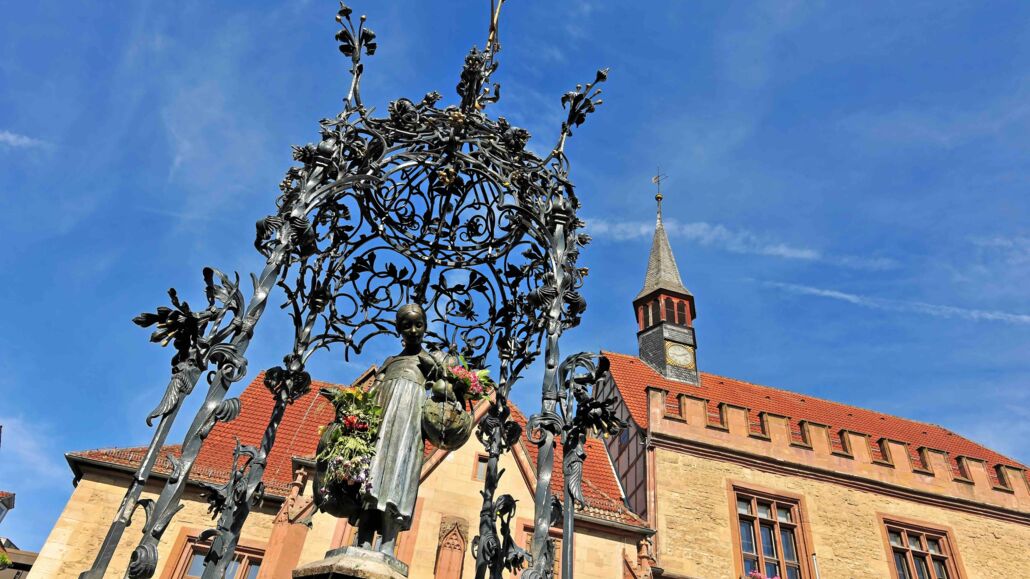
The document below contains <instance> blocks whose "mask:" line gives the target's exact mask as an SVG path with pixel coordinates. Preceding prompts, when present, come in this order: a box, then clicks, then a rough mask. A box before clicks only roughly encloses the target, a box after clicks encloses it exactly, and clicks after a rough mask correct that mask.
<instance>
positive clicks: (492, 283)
mask: <svg viewBox="0 0 1030 579" xmlns="http://www.w3.org/2000/svg"><path fill="white" fill-rule="evenodd" d="M501 4H503V0H500V1H499V2H498V3H496V4H493V9H492V10H491V14H492V20H491V26H490V35H489V38H488V41H487V43H486V46H485V48H484V49H483V50H479V49H478V48H475V47H473V48H472V50H470V51H469V53H468V54H467V56H466V57H465V60H464V64H463V67H462V70H461V73H460V75H459V79H458V83H457V85H456V93H457V97H458V100H457V102H456V104H451V105H441V104H440V103H441V102H442V101H443V100H444V99H443V97H442V96H441V94H439V93H437V92H435V91H433V92H429V93H427V94H425V95H424V96H423V97H421V98H418V99H407V98H399V99H397V100H394V101H393V102H391V103H389V105H388V106H387V107H386V114H385V115H381V116H375V115H374V114H373V111H372V110H371V109H369V108H366V107H365V105H364V104H363V102H362V100H361V78H362V76H363V74H364V63H363V58H364V57H367V56H372V55H373V54H375V52H376V49H377V47H378V44H377V39H376V35H375V33H374V32H373V31H372V30H371V29H370V28H369V27H368V26H366V19H365V17H363V16H362V17H360V18H359V19H357V21H355V20H354V18H353V11H352V10H351V9H350V8H349V7H348V6H346V5H345V4H343V3H341V4H340V9H339V11H338V13H337V21H338V22H339V24H340V29H339V31H338V32H337V33H336V39H337V41H338V45H339V50H340V52H341V53H342V54H343V55H344V56H345V57H346V58H347V59H348V60H349V63H350V75H351V80H350V87H349V89H348V92H347V96H346V98H345V99H344V106H343V110H342V111H341V112H340V113H339V114H337V115H336V116H335V117H333V118H328V119H323V120H322V121H321V122H320V123H319V128H318V136H319V140H318V142H317V143H310V144H306V145H303V146H295V147H294V148H293V158H294V160H295V161H296V163H297V164H296V165H294V166H292V167H290V168H289V169H288V170H287V171H286V173H285V176H284V178H283V180H282V181H281V183H280V184H279V189H280V192H281V194H280V195H279V197H278V199H277V200H276V211H275V213H273V214H271V215H268V216H267V217H265V218H263V219H261V220H259V221H258V222H257V224H256V227H255V240H254V247H255V249H256V250H257V251H258V253H259V254H260V255H262V256H263V258H264V260H265V263H264V266H263V268H262V270H261V271H260V272H258V273H256V274H252V275H251V276H250V280H251V286H252V291H251V293H250V295H249V297H245V295H244V293H243V290H242V289H241V286H240V283H239V277H238V276H233V277H229V276H227V275H225V274H223V273H221V272H219V271H217V270H215V269H213V268H207V269H205V270H204V280H205V286H206V289H207V292H206V296H207V300H208V306H207V308H205V309H203V310H200V311H194V310H192V309H191V308H190V307H189V305H188V304H187V303H186V302H183V301H180V300H179V299H178V294H177V293H176V292H175V291H174V290H171V291H170V292H169V293H170V297H171V299H172V307H162V308H159V309H158V311H157V312H156V313H153V314H143V315H141V316H139V317H137V318H136V320H135V321H136V323H137V324H139V325H142V326H145V327H150V326H155V327H156V328H157V329H156V331H155V332H154V334H153V335H152V336H151V339H152V340H153V341H156V342H159V343H162V344H165V345H166V344H169V343H171V344H173V346H174V348H175V350H176V353H175V355H174V357H173V360H172V375H171V377H170V379H169V384H168V387H167V389H166V393H165V396H164V397H163V398H162V401H161V402H160V403H159V405H158V406H157V408H156V409H155V410H154V411H153V412H151V413H150V414H149V415H148V417H147V421H148V424H149V423H151V421H152V420H154V419H157V420H158V423H157V427H156V431H155V434H154V438H153V440H152V441H151V445H150V447H149V450H148V453H147V455H146V457H145V459H144V460H143V462H142V463H141V465H140V467H139V469H138V471H137V473H136V475H135V477H134V479H133V482H132V484H131V485H130V487H129V489H128V490H127V492H126V495H125V498H124V500H123V503H122V507H121V509H120V510H119V513H118V515H117V516H116V518H115V521H114V522H113V523H112V525H111V528H110V530H109V532H108V535H107V537H106V538H105V541H104V544H103V545H102V547H101V549H100V552H99V553H98V555H97V558H96V561H95V562H94V565H93V567H92V568H91V569H90V570H89V571H86V572H84V573H83V574H82V575H81V576H80V577H84V578H90V577H97V578H98V577H102V576H103V574H104V571H105V570H106V568H107V565H108V563H109V561H110V558H111V556H112V555H113V553H114V549H115V547H116V546H117V544H118V541H119V539H120V537H121V535H122V533H123V531H124V529H125V527H126V526H127V525H128V522H129V519H130V518H131V516H132V513H133V512H134V511H135V510H136V508H137V507H142V510H143V511H144V516H145V522H144V524H143V536H142V539H141V541H140V543H139V545H138V546H137V548H136V549H135V551H134V552H133V555H132V562H131V564H130V566H129V569H128V571H127V573H126V576H127V577H131V578H143V577H151V576H152V575H153V573H154V572H155V570H156V567H157V563H158V560H157V549H156V546H157V544H158V542H159V541H160V540H161V538H162V537H163V535H164V532H165V530H166V529H167V527H168V523H169V521H170V520H171V519H172V517H174V515H175V513H176V512H177V511H178V510H179V509H180V508H182V505H181V497H182V495H183V492H184V490H185V488H186V485H187V483H188V482H189V480H190V472H191V469H192V467H193V465H194V463H195V460H196V458H197V455H198V453H199V451H200V448H201V446H202V444H203V442H204V440H205V438H206V437H207V434H208V433H209V432H210V431H211V429H212V428H213V427H214V425H215V424H216V423H217V422H228V421H231V420H233V419H235V418H236V417H237V416H238V415H239V413H240V410H241V408H240V402H239V400H238V399H235V398H228V399H227V398H226V395H227V393H228V390H229V388H230V387H231V386H232V385H233V384H234V383H236V382H238V381H240V380H242V379H243V378H244V377H245V375H246V372H247V363H248V362H247V358H246V351H247V348H248V346H249V344H250V341H251V339H252V338H253V335H254V332H255V330H256V328H257V325H258V322H259V321H260V319H261V317H262V315H263V313H264V310H265V308H266V307H267V305H268V302H269V299H270V298H271V297H272V295H273V292H274V291H276V290H277V289H278V290H281V291H282V294H283V295H284V296H285V301H284V302H283V303H282V307H283V308H284V309H285V310H286V311H287V312H288V314H289V316H290V318H291V320H292V322H293V330H294V336H293V338H294V339H293V345H292V347H291V349H290V351H289V352H287V353H286V355H285V356H284V362H283V365H281V366H277V367H274V368H271V369H269V370H267V371H266V373H265V385H266V387H267V388H268V390H269V392H270V394H271V395H272V396H273V398H274V403H275V404H274V407H273V411H272V415H271V417H270V419H269V422H268V424H267V426H266V430H265V433H264V436H263V438H262V440H261V442H260V444H259V445H257V446H245V445H240V444H237V447H236V451H235V453H234V457H233V469H232V474H231V476H230V478H229V480H228V481H227V482H226V483H225V484H224V485H221V486H213V487H210V488H209V489H208V493H209V499H210V502H211V512H212V514H213V515H215V517H216V518H217V523H216V525H215V527H214V528H213V529H210V530H208V531H206V532H205V533H204V535H203V536H204V538H205V539H211V540H212V544H211V548H210V551H209V553H208V555H207V557H206V560H205V571H204V575H203V577H204V578H205V579H214V578H216V577H220V576H221V574H223V573H224V571H225V566H226V565H227V563H228V561H229V560H230V559H231V556H230V555H231V554H232V552H233V550H234V549H235V547H236V543H237V541H238V539H239V533H240V530H241V528H242V525H243V523H244V521H245V520H246V518H247V516H248V514H249V512H250V510H251V509H252V508H253V507H254V505H256V504H257V503H258V501H259V500H260V499H261V497H262V496H263V493H264V487H263V484H262V482H261V479H262V477H263V474H264V469H265V465H266V462H267V457H268V453H269V452H270V451H271V449H272V448H273V445H274V443H275V438H276V433H277V431H278V428H279V423H280V421H281V420H282V416H283V414H284V412H285V409H286V407H287V406H288V405H289V404H291V403H293V402H294V401H295V400H297V399H298V398H300V397H301V396H303V395H304V394H305V393H306V392H307V391H308V390H309V388H310V384H311V378H310V376H309V375H308V373H307V372H306V370H305V366H306V363H307V361H308V359H309V358H310V357H311V356H312V355H314V353H315V352H317V351H319V350H322V349H334V350H335V351H337V352H339V353H341V354H342V355H343V356H345V357H346V358H348V359H349V358H350V357H351V356H357V355H360V354H361V353H362V350H363V349H364V348H365V347H366V345H367V344H368V343H369V341H370V340H373V339H375V338H377V337H379V336H383V335H393V334H394V332H395V329H394V326H393V322H392V315H393V312H394V311H395V310H396V309H397V308H398V307H399V306H401V305H402V304H407V303H415V304H419V305H420V306H421V307H422V309H423V310H424V311H425V313H426V317H427V321H428V324H427V327H428V328H429V329H428V331H427V333H426V336H425V340H426V345H427V346H429V347H432V348H433V349H436V350H440V351H445V352H448V353H449V354H450V355H454V356H461V357H462V358H463V359H465V360H467V361H468V364H469V365H470V366H471V367H476V368H487V367H488V366H490V365H494V366H495V367H496V368H497V370H498V371H497V372H496V374H495V375H496V376H497V378H496V390H495V393H494V400H493V401H492V403H491V405H490V407H489V409H488V411H487V412H486V415H485V416H484V418H483V419H482V421H481V422H480V424H479V425H478V429H477V432H476V435H477V438H478V439H479V441H480V442H481V443H482V444H483V445H484V447H485V448H486V451H487V455H488V462H487V469H486V477H485V479H486V480H485V483H484V488H483V491H482V493H481V494H482V497H483V507H482V509H481V517H480V524H479V536H477V537H476V538H475V540H474V541H473V544H474V554H475V556H476V566H477V572H476V575H477V577H478V578H483V577H487V576H489V577H492V578H499V577H502V576H503V574H504V572H505V571H514V570H516V569H518V568H521V567H522V566H523V564H524V562H525V561H531V568H530V569H529V570H527V571H526V574H525V575H524V576H527V577H550V574H551V569H552V567H553V565H552V563H551V561H552V560H553V542H552V541H551V539H550V538H549V536H548V533H547V532H548V529H549V527H550V525H551V523H552V522H556V519H555V516H556V513H558V510H557V509H556V508H555V504H556V498H555V497H553V496H552V495H551V493H550V486H549V485H550V476H551V469H552V468H553V462H554V446H555V444H556V441H557V440H563V441H565V442H564V443H565V444H566V445H569V444H570V442H569V441H572V443H571V444H572V446H567V448H566V461H569V456H570V453H569V450H570V449H571V450H572V451H573V452H572V456H573V459H575V458H576V457H580V460H581V458H582V452H581V451H582V444H581V442H582V441H581V440H580V439H581V438H582V436H584V434H583V433H585V432H586V431H587V430H589V429H590V428H600V429H604V430H605V431H606V432H607V431H611V430H613V429H615V428H616V427H617V426H618V424H617V423H615V422H613V421H612V420H611V417H610V416H609V415H608V414H605V412H606V411H605V408H606V404H607V402H600V403H598V402H596V401H593V400H592V398H591V395H590V393H589V388H587V386H586V385H587V384H588V383H589V382H590V381H591V380H593V381H594V382H596V381H597V380H601V379H604V372H600V374H599V373H598V370H597V368H598V367H594V373H593V374H590V375H589V379H586V381H585V382H584V381H583V380H580V381H578V382H577V379H571V382H570V379H569V377H568V376H566V375H565V374H562V372H560V371H559V359H560V358H559V351H558V339H559V338H560V336H561V334H562V332H563V331H564V330H566V329H568V328H571V327H574V326H576V325H577V324H578V323H579V320H580V317H581V316H582V314H583V312H584V311H585V309H586V301H585V300H584V298H583V296H582V294H581V293H580V288H581V287H582V284H583V281H584V278H585V276H586V275H587V273H588V272H587V270H586V269H585V268H582V267H580V266H578V265H577V260H578V257H579V253H580V250H581V249H582V247H584V246H585V245H587V244H588V243H589V241H590V239H589V237H588V236H587V235H585V234H584V233H583V232H582V228H583V226H584V223H583V221H582V220H581V219H580V218H579V217H578V215H577V212H578V210H579V208H580V200H579V198H578V197H577V196H576V194H575V189H574V186H573V184H572V182H571V180H570V179H569V176H568V174H569V161H568V158H567V157H566V154H565V144H566V141H567V139H568V137H569V136H571V135H572V130H573V128H578V127H579V126H581V125H582V124H583V122H584V121H585V120H586V118H587V117H588V116H589V115H590V114H591V113H593V112H594V111H595V110H596V108H597V107H598V106H600V105H601V103H602V101H601V99H600V98H599V96H600V94H601V89H600V88H599V85H600V84H601V83H603V82H604V81H605V80H606V79H607V70H600V71H598V72H597V74H596V75H595V77H594V80H593V81H592V82H590V83H587V84H586V85H577V86H576V88H575V90H573V91H570V92H568V93H566V94H565V95H564V96H563V97H562V98H561V103H562V105H563V107H564V108H565V110H566V118H565V120H564V121H563V123H562V125H561V127H560V130H559V132H558V138H557V141H556V143H555V145H554V146H553V147H552V148H551V149H550V150H549V151H548V153H547V154H546V155H544V156H541V155H537V154H536V153H534V152H533V151H532V150H530V149H528V148H527V145H528V143H529V140H530V134H529V132H528V131H526V130H524V129H521V128H519V127H516V126H514V125H512V124H511V123H510V122H509V121H508V120H507V119H505V118H503V117H498V118H491V117H490V116H489V115H488V114H487V113H486V110H487V109H488V107H489V106H490V105H491V104H493V103H495V102H497V101H498V99H499V98H500V95H501V92H500V85H499V84H498V83H496V82H494V81H493V80H492V76H493V75H494V73H495V72H496V71H497V69H498V61H497V59H496V56H497V52H498V51H499V49H500V44H499V42H498V40H497V20H498V17H499V11H500V7H501ZM541 354H543V355H544V359H545V362H546V364H545V365H546V370H545V373H544V381H543V386H542V391H541V392H542V408H541V411H540V413H538V414H537V415H535V416H534V417H533V419H532V420H531V421H530V428H529V432H527V434H529V435H531V436H530V437H529V441H530V442H531V443H533V444H536V445H538V446H539V452H538V457H539V458H538V464H537V473H538V477H539V480H538V482H537V490H536V496H535V501H534V503H535V504H534V508H535V511H536V514H535V527H534V538H533V549H532V550H533V552H532V553H529V552H527V551H526V550H524V549H523V548H522V547H519V546H518V545H517V544H516V543H515V541H514V540H513V539H512V535H511V529H510V522H511V520H512V517H513V516H514V510H515V507H516V505H515V501H514V499H512V498H511V497H510V496H507V495H504V496H500V497H495V492H496V489H497V484H498V480H499V479H500V477H501V475H502V474H503V471H500V470H499V469H498V461H499V459H500V457H501V455H503V453H505V452H508V451H510V450H511V448H512V447H513V445H515V444H516V443H517V442H518V440H519V439H520V437H521V435H522V429H521V427H519V425H518V424H517V423H516V422H515V421H514V420H513V419H512V417H511V411H510V409H509V407H508V395H509V392H510V390H511V388H512V386H513V385H514V384H515V383H516V382H517V381H518V380H519V379H520V378H521V377H522V374H523V372H524V371H525V370H526V368H527V367H528V366H529V365H530V364H531V363H532V362H533V361H535V360H536V359H537V358H538V357H539V356H540V355H541ZM577 360H578V358H577ZM577 363H578V362H577ZM583 364H587V366H589V363H587V362H583ZM583 364H580V366H582V365H583ZM204 375H206V383H207V392H206V394H205V395H204V400H203V403H202V404H201V406H200V409H199V410H198V411H197V415H196V416H195V417H194V419H193V422H192V425H191V426H190V428H189V429H188V431H187V432H186V435H185V437H184V439H183V442H182V452H181V455H180V456H178V457H171V458H170V460H171V461H172V464H173V472H172V473H171V475H170V476H169V477H168V478H167V480H166V482H165V485H164V487H163V489H162V491H161V493H160V495H159V497H158V498H157V499H155V500H149V499H141V498H140V497H141V493H142V488H143V485H144V484H145V483H146V481H147V480H148V478H149V477H150V474H151V472H152V469H153V466H154V464H155V462H156V458H157V455H158V453H159V452H160V449H161V448H162V447H163V446H164V443H165V440H166V437H167V435H168V431H169V429H170V426H171V423H172V421H174V419H175V416H176V414H177V413H178V410H179V409H180V408H181V405H182V401H183V399H184V398H185V397H186V396H188V395H190V394H191V393H192V392H193V390H194V388H195V386H196V385H197V384H198V382H199V381H200V378H201V376H204ZM576 440H580V442H579V443H576V442H575V441H576ZM577 444H578V446H577ZM576 449H578V450H576ZM571 464H572V466H569V465H566V470H567V474H568V476H567V479H566V480H569V481H570V484H572V485H573V486H572V487H570V492H569V493H567V494H566V497H565V498H566V500H565V510H566V513H565V517H564V520H565V524H566V525H567V527H566V530H567V531H568V532H571V531H572V528H571V515H569V513H571V512H572V511H573V510H574V506H573V505H572V504H570V502H569V500H568V499H570V498H571V499H572V501H582V493H581V491H578V489H577V488H576V487H575V484H578V483H576V482H575V481H577V480H579V479H580V477H579V475H577V471H576V470H575V466H574V460H573V463H571ZM580 472H581V470H580ZM559 518H561V517H559ZM572 544H573V541H566V542H565V545H568V546H569V548H571V545H572ZM569 559H571V557H569ZM570 569H571V567H570ZM570 573H571V571H570Z"/></svg>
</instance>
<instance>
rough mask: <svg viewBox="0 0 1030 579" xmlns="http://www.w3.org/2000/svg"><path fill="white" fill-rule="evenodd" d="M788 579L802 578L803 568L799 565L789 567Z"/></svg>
mask: <svg viewBox="0 0 1030 579" xmlns="http://www.w3.org/2000/svg"><path fill="white" fill-rule="evenodd" d="M787 579H801V569H800V568H799V567H787Z"/></svg>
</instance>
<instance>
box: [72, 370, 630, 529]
mask: <svg viewBox="0 0 1030 579" xmlns="http://www.w3.org/2000/svg"><path fill="white" fill-rule="evenodd" d="M372 370H374V368H373V369H370V370H369V371H367V372H366V373H365V374H364V375H363V376H362V377H361V378H359V379H358V381H357V382H356V383H357V384H362V383H364V381H365V380H368V379H370V377H371V375H372V374H371V372H372ZM337 387H339V385H337V384H332V383H329V382H320V381H312V384H311V391H310V392H308V393H307V394H305V395H304V396H303V397H301V398H300V399H299V400H297V401H296V402H295V403H293V404H292V405H290V406H288V407H287V409H286V414H285V415H284V416H283V420H282V423H281V424H280V426H279V431H278V434H277V435H276V442H275V446H273V447H272V451H271V452H270V453H269V456H268V465H267V467H266V469H265V476H264V482H265V491H266V493H267V494H269V495H273V496H279V497H285V496H287V495H288V494H289V490H290V489H289V487H290V483H291V482H292V481H293V458H294V457H302V458H309V459H310V458H313V457H314V455H315V448H316V447H317V445H318V428H319V427H320V426H323V425H325V424H328V423H329V422H331V421H332V419H333V417H334V414H335V412H334V410H333V407H332V405H331V404H330V403H329V402H328V401H327V400H326V399H325V398H324V397H322V396H321V395H319V394H318V390H319V389H320V388H337ZM240 401H241V403H242V407H243V409H242V412H240V415H239V417H237V418H236V420H233V421H232V422H226V423H218V424H216V425H215V427H214V429H212V431H211V434H210V435H208V438H207V441H205V443H204V446H203V447H202V448H201V451H200V454H199V455H198V456H197V461H196V463H195V464H194V466H193V470H192V471H191V473H190V478H191V479H192V480H196V481H199V482H209V483H224V482H225V481H226V480H228V479H229V475H230V471H229V468H230V465H231V463H232V455H233V449H234V448H235V444H236V438H239V439H240V442H241V443H242V444H248V445H254V446H257V445H258V444H260V442H261V437H262V436H263V435H264V430H265V427H266V426H267V424H268V419H269V417H270V416H271V414H272V407H273V400H272V397H271V396H270V395H269V394H268V391H267V390H266V389H265V386H264V373H260V374H258V375H257V376H256V377H255V378H254V380H253V381H252V382H251V383H250V384H249V385H248V386H247V387H246V389H244V391H243V393H242V394H241V395H240ZM512 411H513V412H512V413H513V418H514V419H515V420H516V421H518V422H519V423H520V424H521V425H522V426H523V427H525V424H526V418H525V416H523V415H522V413H521V412H520V411H519V410H518V409H517V408H515V407H513V408H512ZM523 445H524V447H525V449H526V451H527V454H528V455H529V457H530V462H531V466H532V467H533V468H535V467H536V456H537V454H536V452H537V447H536V446H535V445H532V444H529V443H528V441H526V439H525V438H523ZM146 450H147V449H146V447H130V448H112V449H99V450H88V451H82V452H72V453H69V457H70V458H79V459H85V460H90V461H93V462H99V463H104V464H110V465H115V466H121V467H124V468H126V469H131V470H135V469H136V468H138V466H139V463H140V461H141V460H142V459H143V456H144V454H145V453H146ZM431 450H432V447H431V446H429V445H428V444H427V446H426V454H427V455H428V454H429V453H430V452H431ZM586 450H587V460H586V462H585V463H584V482H583V492H584V496H585V497H586V499H587V508H586V512H587V513H588V514H590V515H591V516H594V517H595V518H601V519H606V520H612V521H617V522H620V523H625V524H629V525H634V526H641V527H643V526H646V524H645V523H644V522H643V521H642V520H641V519H640V518H639V517H637V516H636V515H633V514H632V513H630V512H629V511H627V510H626V508H625V506H624V505H623V504H622V500H621V496H622V493H621V491H620V488H619V483H618V482H617V480H616V475H615V472H614V471H613V468H612V466H611V463H610V462H609V460H608V455H607V451H606V450H605V447H604V445H603V444H602V443H601V442H600V441H599V440H596V439H589V440H588V441H587V448H586ZM181 452H182V449H181V446H180V445H169V446H165V447H164V449H163V452H162V453H161V457H160V458H159V459H158V461H157V464H156V465H155V466H154V472H155V473H156V474H162V475H167V474H168V473H170V472H171V464H170V463H169V462H168V460H167V458H165V456H166V455H167V454H172V455H174V456H176V457H178V456H180V455H181ZM561 457H562V453H561V447H560V445H559V447H558V449H557V451H556V457H555V458H556V463H555V464H556V465H557V466H558V469H557V472H555V475H554V477H553V478H552V479H551V486H552V492H554V493H556V494H558V496H562V484H563V479H562V475H561V472H560V470H561V468H560V467H561ZM509 476H510V475H509Z"/></svg>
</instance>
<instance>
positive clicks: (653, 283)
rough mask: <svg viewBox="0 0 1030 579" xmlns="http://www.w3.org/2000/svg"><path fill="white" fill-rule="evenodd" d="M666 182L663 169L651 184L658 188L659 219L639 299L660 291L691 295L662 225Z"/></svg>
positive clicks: (653, 178) (656, 220)
mask: <svg viewBox="0 0 1030 579" xmlns="http://www.w3.org/2000/svg"><path fill="white" fill-rule="evenodd" d="M664 180H665V175H662V173H661V169H659V171H658V173H657V174H655V176H654V177H652V178H651V182H652V183H654V184H655V185H657V186H658V192H657V193H656V194H655V196H654V200H655V202H656V203H657V205H658V208H657V217H656V218H655V229H654V238H653V239H652V240H651V254H650V255H649V256H648V258H647V273H646V274H644V287H643V288H642V289H641V290H640V293H639V294H637V299H640V298H642V297H644V296H646V295H648V294H651V293H654V292H656V291H659V290H665V291H667V292H671V293H677V294H684V295H686V296H689V295H691V294H690V291H689V290H687V288H686V287H684V286H683V280H682V279H681V278H680V271H679V268H678V267H677V266H676V258H675V257H674V256H673V255H672V246H671V245H669V236H668V234H667V233H665V225H664V224H663V223H662V199H664V198H665V196H664V195H662V181H664Z"/></svg>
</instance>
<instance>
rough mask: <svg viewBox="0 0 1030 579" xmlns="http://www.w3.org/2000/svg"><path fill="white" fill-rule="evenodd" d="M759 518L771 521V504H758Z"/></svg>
mask: <svg viewBox="0 0 1030 579" xmlns="http://www.w3.org/2000/svg"><path fill="white" fill-rule="evenodd" d="M758 516H759V517H762V518H764V519H771V518H772V505H770V504H769V503H758Z"/></svg>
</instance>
